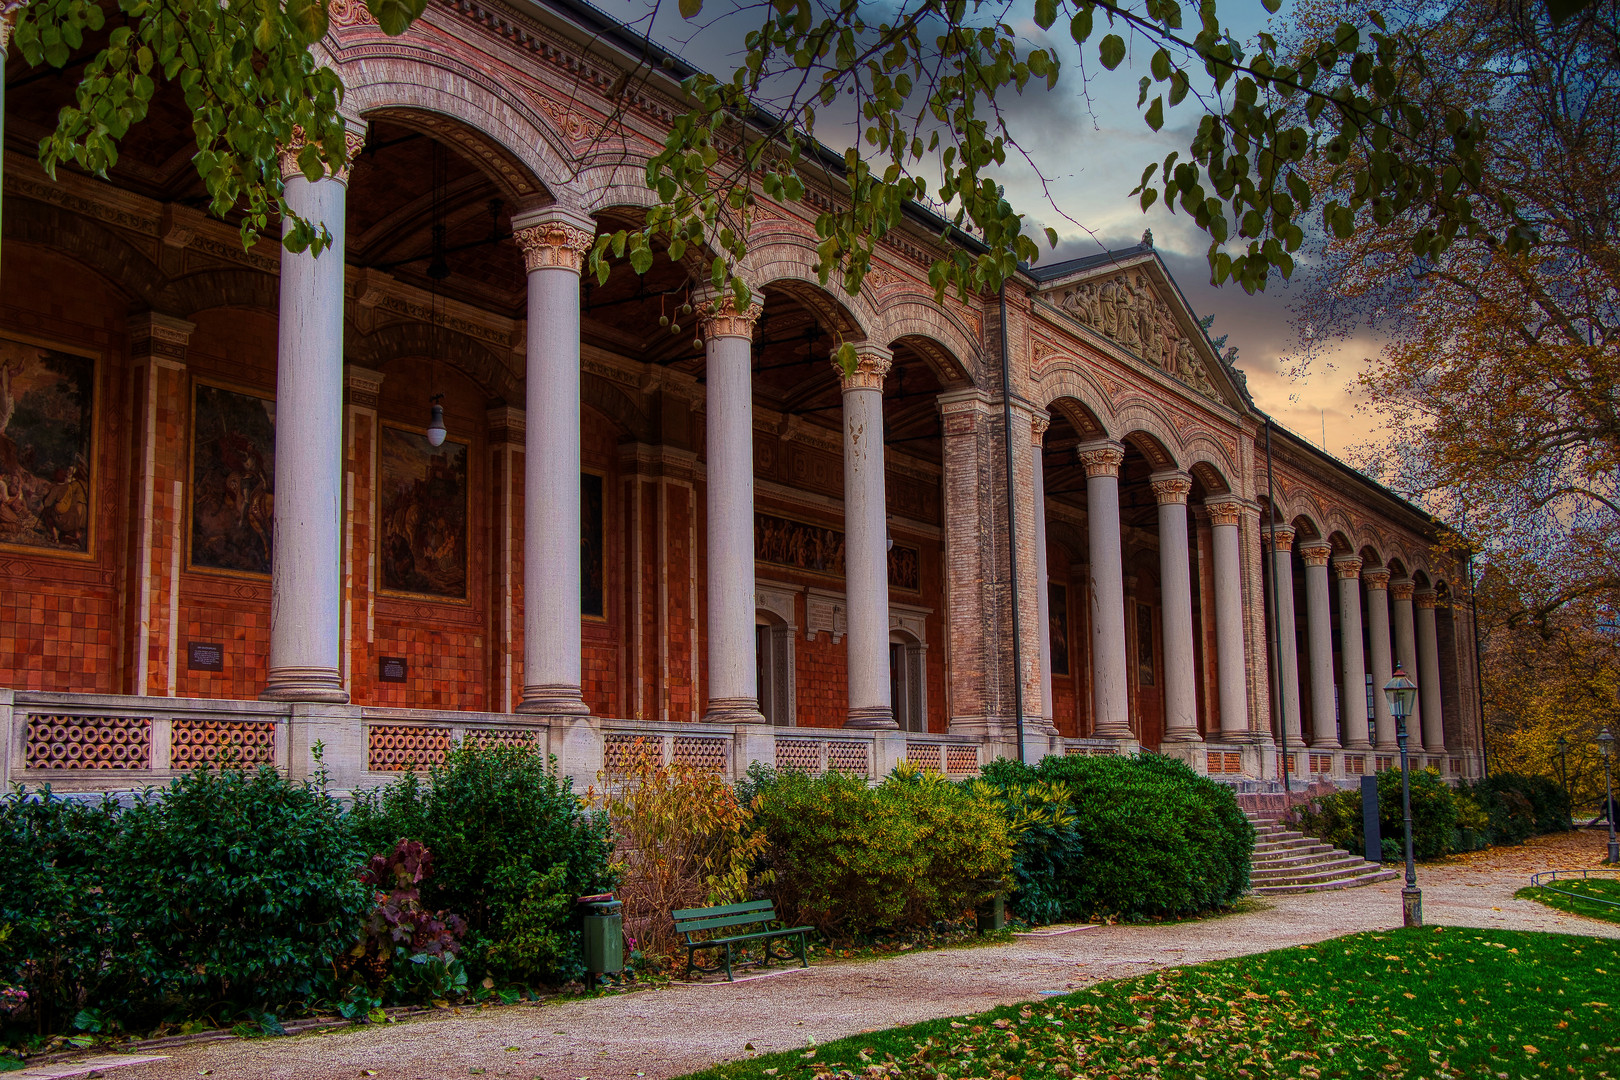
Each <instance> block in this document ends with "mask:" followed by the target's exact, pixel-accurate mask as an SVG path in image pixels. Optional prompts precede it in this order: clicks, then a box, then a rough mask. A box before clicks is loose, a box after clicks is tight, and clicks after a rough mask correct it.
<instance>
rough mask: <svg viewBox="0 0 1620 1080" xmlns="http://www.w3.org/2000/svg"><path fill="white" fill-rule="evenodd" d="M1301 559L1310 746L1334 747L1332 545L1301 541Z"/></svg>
mask: <svg viewBox="0 0 1620 1080" xmlns="http://www.w3.org/2000/svg"><path fill="white" fill-rule="evenodd" d="M1299 553H1300V557H1301V558H1303V559H1304V560H1305V621H1306V625H1307V627H1308V630H1309V633H1308V636H1307V640H1308V642H1309V646H1310V663H1311V746H1312V747H1313V748H1314V749H1318V750H1337V749H1338V748H1339V733H1338V729H1337V726H1336V725H1335V723H1334V714H1335V713H1336V711H1337V710H1336V708H1335V704H1336V702H1337V700H1338V699H1337V697H1336V696H1335V694H1334V693H1333V606H1332V603H1333V601H1332V593H1331V590H1330V588H1329V586H1328V560H1329V559H1331V558H1332V557H1333V547H1332V545H1330V544H1327V543H1325V542H1313V543H1310V544H1304V545H1301V547H1300V549H1299Z"/></svg>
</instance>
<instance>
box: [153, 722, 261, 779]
mask: <svg viewBox="0 0 1620 1080" xmlns="http://www.w3.org/2000/svg"><path fill="white" fill-rule="evenodd" d="M169 740H170V741H169V761H170V764H171V766H172V767H173V768H176V769H195V768H196V767H198V766H199V765H212V766H220V765H241V766H257V765H273V764H275V760H276V724H275V721H273V720H211V719H206V718H205V719H190V718H179V719H175V720H174V721H172V722H171V724H170V727H169Z"/></svg>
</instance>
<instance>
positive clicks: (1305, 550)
mask: <svg viewBox="0 0 1620 1080" xmlns="http://www.w3.org/2000/svg"><path fill="white" fill-rule="evenodd" d="M1299 557H1300V558H1302V559H1304V560H1305V565H1306V566H1326V565H1327V564H1328V560H1329V559H1331V558H1332V557H1333V545H1332V544H1330V543H1328V542H1327V541H1326V540H1312V541H1311V542H1310V543H1308V544H1301V545H1300V546H1299Z"/></svg>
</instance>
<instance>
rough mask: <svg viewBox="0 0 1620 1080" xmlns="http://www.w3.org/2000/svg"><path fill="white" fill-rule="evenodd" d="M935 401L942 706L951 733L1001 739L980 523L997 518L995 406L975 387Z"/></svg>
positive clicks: (990, 555)
mask: <svg viewBox="0 0 1620 1080" xmlns="http://www.w3.org/2000/svg"><path fill="white" fill-rule="evenodd" d="M938 401H939V421H940V428H941V430H942V432H943V435H942V440H941V441H942V443H943V447H944V458H945V461H944V465H945V475H944V478H943V479H944V482H943V484H942V487H943V494H944V502H945V512H944V518H945V521H944V524H945V552H944V577H945V597H946V604H947V617H946V619H945V633H946V635H947V640H946V646H945V655H946V658H947V659H946V664H945V706H946V711H947V715H949V716H950V720H951V726H950V730H951V734H953V735H978V736H982V737H987V738H990V739H997V740H1003V741H1004V740H1005V739H1006V738H1008V737H1009V735H1010V733H1011V732H1012V730H1013V723H1012V717H1011V714H1010V710H1009V712H1008V714H1007V715H998V714H996V713H995V711H994V709H993V708H992V705H991V703H992V702H994V701H996V700H999V699H1001V698H1002V696H1003V695H1001V694H1000V693H999V687H1000V686H1001V684H1002V679H1003V678H1004V674H1003V673H1004V671H1010V670H1011V667H1010V665H1004V664H1003V662H1002V659H1003V658H1002V650H1001V648H1000V643H999V641H998V640H997V629H996V611H997V605H995V604H994V603H993V602H992V591H991V590H992V587H993V586H994V584H995V583H996V582H997V581H998V580H999V573H998V571H997V570H996V568H995V558H994V556H995V554H996V551H995V546H994V545H992V544H990V543H987V542H986V541H985V536H986V530H987V529H988V527H989V526H988V525H987V524H986V523H988V522H992V521H995V520H996V513H995V507H994V505H993V504H994V494H995V492H996V490H997V489H996V488H995V487H994V486H993V485H992V483H991V482H990V480H989V479H988V478H989V477H990V476H992V475H1000V474H998V473H996V472H995V466H994V465H993V464H992V462H994V461H1004V459H1002V458H1000V457H999V456H998V453H997V451H998V450H999V449H1000V448H1002V442H1001V440H1000V439H999V438H996V437H995V431H994V425H993V424H992V422H991V418H992V416H999V415H1000V412H1001V410H1000V409H999V407H996V406H992V405H991V402H990V398H989V395H987V394H986V393H985V392H984V391H983V390H978V389H967V390H952V391H949V392H947V393H943V394H941V395H939V398H938ZM1006 696H1007V697H1010V696H1011V695H1006Z"/></svg>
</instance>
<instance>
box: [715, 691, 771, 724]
mask: <svg viewBox="0 0 1620 1080" xmlns="http://www.w3.org/2000/svg"><path fill="white" fill-rule="evenodd" d="M703 722H704V723H705V724H764V723H768V722H769V721H767V720H766V719H765V714H764V713H762V712H760V711H759V699H758V698H751V697H733V698H710V699H709V707H708V709H707V710H706V711H705V712H704V713H703Z"/></svg>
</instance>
